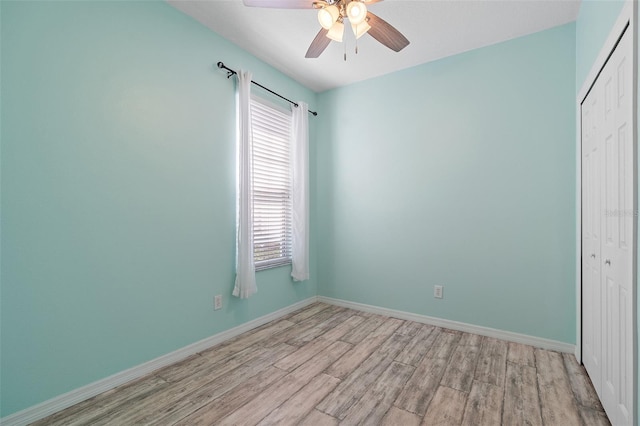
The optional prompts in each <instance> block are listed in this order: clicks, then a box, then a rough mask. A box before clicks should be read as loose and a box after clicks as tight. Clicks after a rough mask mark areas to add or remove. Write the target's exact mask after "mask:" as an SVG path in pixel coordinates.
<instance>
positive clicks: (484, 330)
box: [318, 296, 575, 353]
mask: <svg viewBox="0 0 640 426" xmlns="http://www.w3.org/2000/svg"><path fill="white" fill-rule="evenodd" d="M318 302H324V303H328V304H330V305H336V306H342V307H345V308H350V309H355V310H357V311H363V312H370V313H373V314H379V315H385V316H388V317H394V318H400V319H403V320H409V321H415V322H421V323H424V324H429V325H435V326H437V327H443V328H448V329H451V330H457V331H464V332H466V333H473V334H479V335H481V336H488V337H494V338H496V339H502V340H507V341H509V342H516V343H523V344H525V345H531V346H535V347H537V348H541V349H549V350H552V351H558V352H566V353H574V352H575V345H572V344H570V343H564V342H559V341H557V340H551V339H544V338H542V337H535V336H529V335H526V334H520V333H514V332H511V331H504V330H498V329H495V328H489V327H482V326H479V325H473V324H467V323H464V322H458V321H452V320H447V319H442V318H435V317H429V316H426V315H420V314H413V313H411V312H404V311H397V310H395V309H387V308H381V307H379V306H373V305H365V304H363V303H356V302H349V301H346V300H342V299H334V298H331V297H325V296H318Z"/></svg>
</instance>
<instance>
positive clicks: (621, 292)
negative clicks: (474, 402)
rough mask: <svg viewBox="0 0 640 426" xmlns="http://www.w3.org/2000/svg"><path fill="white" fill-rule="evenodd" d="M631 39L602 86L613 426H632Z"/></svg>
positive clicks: (606, 352)
mask: <svg viewBox="0 0 640 426" xmlns="http://www.w3.org/2000/svg"><path fill="white" fill-rule="evenodd" d="M631 66H632V64H631V36H630V34H629V31H627V32H626V33H625V35H624V36H623V37H622V39H621V41H620V43H619V44H618V46H617V47H616V49H615V51H614V52H613V54H612V56H611V57H610V58H609V61H608V62H607V64H606V65H605V67H604V69H603V71H602V74H601V75H600V77H598V80H599V81H600V82H601V84H602V85H603V97H604V115H603V121H602V127H601V130H602V133H601V135H600V140H601V143H602V144H603V148H604V169H603V177H604V180H603V187H602V190H603V194H602V195H603V197H602V201H603V203H604V209H605V211H604V213H605V214H604V217H603V220H602V237H603V238H602V309H603V312H602V314H603V341H602V348H603V353H602V358H603V361H604V363H603V366H602V367H603V368H602V391H601V392H602V402H603V406H604V407H605V409H606V410H607V414H608V415H609V417H610V420H611V422H612V423H613V424H620V425H623V424H630V421H631V413H630V412H629V409H630V407H631V406H632V405H631V396H632V383H633V382H632V377H631V372H632V371H633V370H632V362H633V361H632V359H631V358H632V353H633V352H632V342H633V339H632V336H631V331H632V324H631V320H632V318H631V313H632V303H631V302H632V301H631V285H632V278H633V257H632V256H633V218H634V206H633V144H632V136H633V130H632V129H633V127H632V126H633V121H632V118H633V117H632V109H633V100H632V93H633V86H632V81H633V80H632V76H631V72H632V67H631Z"/></svg>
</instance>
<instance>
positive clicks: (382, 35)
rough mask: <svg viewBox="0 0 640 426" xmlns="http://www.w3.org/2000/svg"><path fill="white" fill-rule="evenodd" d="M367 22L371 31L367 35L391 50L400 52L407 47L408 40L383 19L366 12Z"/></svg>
mask: <svg viewBox="0 0 640 426" xmlns="http://www.w3.org/2000/svg"><path fill="white" fill-rule="evenodd" d="M367 20H368V22H369V25H371V29H370V30H369V34H370V35H371V37H373V38H375V39H376V40H378V41H379V42H380V43H382V44H384V45H385V46H387V47H388V48H389V49H391V50H395V51H396V52H399V51H401V50H402V49H404V48H405V47H407V46H408V45H409V40H407V38H406V37H405V36H403V35H402V33H401V32H400V31H398V30H396V29H395V28H394V27H393V26H392V25H391V24H389V23H388V22H387V21H385V20H384V19H382V18H380V17H378V16H376V15H374V14H373V13H371V12H367Z"/></svg>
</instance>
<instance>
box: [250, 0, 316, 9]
mask: <svg viewBox="0 0 640 426" xmlns="http://www.w3.org/2000/svg"><path fill="white" fill-rule="evenodd" d="M242 2H243V3H244V5H245V6H249V7H271V8H276V9H313V0H242Z"/></svg>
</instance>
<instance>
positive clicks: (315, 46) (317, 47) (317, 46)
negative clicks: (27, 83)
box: [304, 28, 331, 58]
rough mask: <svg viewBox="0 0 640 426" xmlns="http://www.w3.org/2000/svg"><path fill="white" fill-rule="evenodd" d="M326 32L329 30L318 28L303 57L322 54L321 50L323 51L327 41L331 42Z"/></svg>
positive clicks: (315, 56) (313, 56) (327, 43)
mask: <svg viewBox="0 0 640 426" xmlns="http://www.w3.org/2000/svg"><path fill="white" fill-rule="evenodd" d="M328 32H329V30H325V29H324V28H320V31H319V32H318V34H316V38H314V39H313V41H312V42H311V46H309V50H307V54H306V55H304V57H305V58H317V57H318V56H320V55H321V54H322V52H324V49H326V48H327V46H328V45H329V43H331V39H330V38H329V37H327V33H328Z"/></svg>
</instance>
